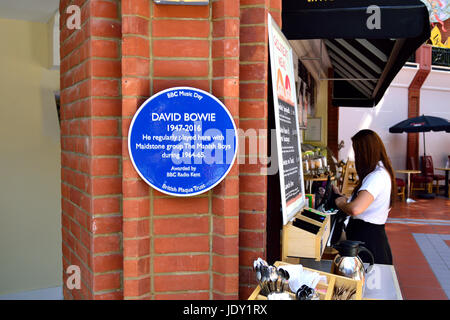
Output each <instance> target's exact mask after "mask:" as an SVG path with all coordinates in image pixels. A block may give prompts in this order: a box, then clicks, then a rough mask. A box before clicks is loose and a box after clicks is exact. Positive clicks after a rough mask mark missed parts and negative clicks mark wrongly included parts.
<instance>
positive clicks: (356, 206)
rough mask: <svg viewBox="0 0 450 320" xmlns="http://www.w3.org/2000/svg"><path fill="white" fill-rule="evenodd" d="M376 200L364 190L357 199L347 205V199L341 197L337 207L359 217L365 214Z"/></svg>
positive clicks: (337, 201)
mask: <svg viewBox="0 0 450 320" xmlns="http://www.w3.org/2000/svg"><path fill="white" fill-rule="evenodd" d="M373 200H374V198H373V196H372V195H371V194H370V192H368V191H366V190H362V191H360V192H358V195H357V196H356V199H355V200H353V201H351V202H348V203H347V198H346V197H339V198H337V199H336V205H337V206H338V208H339V209H341V210H342V211H344V212H345V213H346V214H348V215H350V216H357V215H359V214H361V213H363V212H364V211H365V210H366V209H367V208H368V207H369V206H370V204H371V203H372V202H373Z"/></svg>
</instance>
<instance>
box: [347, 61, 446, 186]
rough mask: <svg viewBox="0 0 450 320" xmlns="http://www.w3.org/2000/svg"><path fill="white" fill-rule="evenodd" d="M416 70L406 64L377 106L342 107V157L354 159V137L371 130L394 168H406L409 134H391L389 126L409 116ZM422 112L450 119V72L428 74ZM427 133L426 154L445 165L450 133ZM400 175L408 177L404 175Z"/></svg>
mask: <svg viewBox="0 0 450 320" xmlns="http://www.w3.org/2000/svg"><path fill="white" fill-rule="evenodd" d="M416 72H417V69H415V68H410V67H403V68H402V70H401V71H400V72H399V73H398V74H397V76H396V77H395V79H394V80H393V81H392V83H391V85H390V87H389V88H388V90H387V91H386V93H385V95H384V97H383V99H382V100H381V101H380V103H379V104H378V105H377V106H376V107H375V108H343V107H341V108H340V109H339V141H341V140H344V143H345V147H344V148H343V149H341V150H340V151H339V159H341V160H344V161H346V160H347V158H350V159H351V160H354V154H353V149H352V143H351V137H352V136H353V135H354V134H355V133H356V132H358V131H359V130H361V129H371V130H374V131H375V132H377V133H378V134H379V135H380V137H381V139H382V140H383V142H384V144H385V146H386V151H387V153H388V156H389V157H390V159H391V162H392V165H393V167H394V170H398V169H405V168H406V141H407V134H406V133H400V134H392V133H389V128H390V127H391V126H393V125H395V124H396V123H398V122H400V121H402V120H405V119H407V118H408V87H409V85H410V83H411V81H412V79H413V78H414V76H415V74H416ZM420 113H421V114H425V115H430V116H436V117H442V118H445V119H450V72H443V71H435V70H433V71H431V73H430V74H429V75H428V77H427V79H426V81H425V82H424V84H423V86H422V89H421V93H420ZM425 135H426V136H425V141H426V151H427V155H431V156H432V157H433V162H434V166H435V167H442V166H445V163H446V159H447V155H449V154H450V134H449V133H445V132H427V133H426V134H425ZM419 155H423V134H420V137H419ZM435 173H437V174H438V173H439V174H444V172H442V171H435ZM397 177H399V178H405V176H404V175H402V174H397ZM443 183H444V182H441V184H443Z"/></svg>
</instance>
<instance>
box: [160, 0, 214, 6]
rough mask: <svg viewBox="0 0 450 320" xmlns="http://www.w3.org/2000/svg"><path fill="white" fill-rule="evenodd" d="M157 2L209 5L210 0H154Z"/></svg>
mask: <svg viewBox="0 0 450 320" xmlns="http://www.w3.org/2000/svg"><path fill="white" fill-rule="evenodd" d="M153 1H155V3H156V4H182V5H193V6H194V5H195V6H203V5H208V4H209V0H153Z"/></svg>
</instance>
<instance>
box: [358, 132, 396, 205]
mask: <svg viewBox="0 0 450 320" xmlns="http://www.w3.org/2000/svg"><path fill="white" fill-rule="evenodd" d="M352 142H353V150H354V151H355V167H356V172H357V173H358V178H359V182H358V185H357V186H356V187H355V191H354V193H353V194H354V195H355V194H357V193H358V191H359V188H361V184H362V181H363V180H364V178H365V177H366V176H367V175H368V174H369V173H371V172H372V171H373V170H375V168H376V166H377V164H378V162H379V161H381V162H383V165H384V167H385V168H386V170H387V172H389V175H390V176H391V200H390V206H391V207H392V204H393V203H394V201H395V198H396V196H397V184H396V183H395V174H394V169H392V164H391V161H390V160H389V157H388V156H387V153H386V149H385V147H384V144H383V141H381V138H380V136H379V135H378V134H377V133H376V132H374V131H372V130H369V129H364V130H361V131H359V132H358V133H357V134H355V135H354V136H353V137H352Z"/></svg>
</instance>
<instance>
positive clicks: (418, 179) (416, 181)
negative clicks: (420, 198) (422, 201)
mask: <svg viewBox="0 0 450 320" xmlns="http://www.w3.org/2000/svg"><path fill="white" fill-rule="evenodd" d="M409 161H410V166H411V169H412V170H419V169H417V165H416V160H415V158H414V157H410V158H409ZM421 171H422V174H412V175H411V191H412V192H413V191H414V190H426V191H427V192H428V193H432V192H433V178H432V177H428V176H426V175H424V174H423V170H421ZM415 185H416V186H417V185H422V186H423V188H414V186H415Z"/></svg>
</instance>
